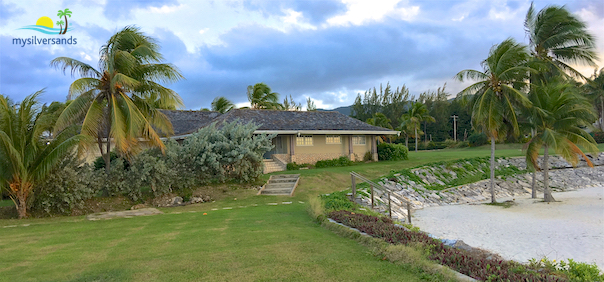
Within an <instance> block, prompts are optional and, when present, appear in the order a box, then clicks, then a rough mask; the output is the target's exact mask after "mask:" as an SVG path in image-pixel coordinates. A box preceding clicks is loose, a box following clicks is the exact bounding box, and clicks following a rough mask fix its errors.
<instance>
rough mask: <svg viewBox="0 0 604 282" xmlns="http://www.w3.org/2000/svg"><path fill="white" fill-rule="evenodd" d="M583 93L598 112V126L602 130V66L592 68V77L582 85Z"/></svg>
mask: <svg viewBox="0 0 604 282" xmlns="http://www.w3.org/2000/svg"><path fill="white" fill-rule="evenodd" d="M583 91H584V93H585V95H586V96H587V97H588V98H589V99H590V100H591V101H592V103H593V105H594V108H595V110H596V112H597V113H598V121H597V124H598V127H599V128H600V130H602V131H604V68H601V69H600V72H598V69H597V68H596V69H595V70H594V74H593V76H592V77H590V78H589V79H587V82H586V83H585V84H584V85H583Z"/></svg>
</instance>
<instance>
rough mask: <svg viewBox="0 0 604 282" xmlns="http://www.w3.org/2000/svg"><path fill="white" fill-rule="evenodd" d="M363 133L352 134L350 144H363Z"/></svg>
mask: <svg viewBox="0 0 604 282" xmlns="http://www.w3.org/2000/svg"><path fill="white" fill-rule="evenodd" d="M365 142H366V141H365V135H354V136H352V145H365V144H366V143H365Z"/></svg>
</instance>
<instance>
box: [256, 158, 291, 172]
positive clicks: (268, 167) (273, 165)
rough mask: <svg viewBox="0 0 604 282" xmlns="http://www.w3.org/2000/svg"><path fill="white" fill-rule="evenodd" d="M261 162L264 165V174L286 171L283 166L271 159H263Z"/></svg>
mask: <svg viewBox="0 0 604 282" xmlns="http://www.w3.org/2000/svg"><path fill="white" fill-rule="evenodd" d="M262 162H263V163H264V174H267V173H271V172H275V171H284V170H286V169H287V168H286V167H285V166H284V165H283V164H281V163H280V162H276V161H275V160H273V159H264V160H262Z"/></svg>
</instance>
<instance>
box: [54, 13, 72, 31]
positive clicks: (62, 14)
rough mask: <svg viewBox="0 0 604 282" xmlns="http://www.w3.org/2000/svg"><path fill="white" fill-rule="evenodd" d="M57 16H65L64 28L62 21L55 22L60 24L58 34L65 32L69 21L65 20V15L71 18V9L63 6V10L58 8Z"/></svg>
mask: <svg viewBox="0 0 604 282" xmlns="http://www.w3.org/2000/svg"><path fill="white" fill-rule="evenodd" d="M57 16H58V17H59V19H60V18H61V17H64V18H65V29H63V21H60V22H57V24H58V25H60V26H61V31H59V34H65V33H67V27H68V26H69V23H68V22H67V16H69V17H70V18H71V11H70V10H69V9H67V8H65V10H59V12H58V13H57Z"/></svg>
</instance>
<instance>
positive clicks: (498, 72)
mask: <svg viewBox="0 0 604 282" xmlns="http://www.w3.org/2000/svg"><path fill="white" fill-rule="evenodd" d="M529 59H530V56H529V54H528V52H527V48H526V46H524V45H522V44H518V43H516V42H515V41H514V40H513V39H511V38H509V39H506V40H505V41H503V42H502V43H500V44H499V45H495V46H493V47H492V48H491V50H490V52H489V57H488V58H487V59H486V60H484V61H483V62H482V67H483V69H484V71H482V72H481V71H477V70H463V71H460V72H459V73H457V75H456V76H455V77H456V79H457V80H459V81H462V82H463V81H464V80H467V79H472V80H478V82H476V83H474V84H472V85H470V86H468V87H467V88H466V89H464V90H462V91H461V92H460V93H459V94H458V97H460V98H461V99H462V100H466V101H467V98H468V97H471V100H470V101H469V107H470V109H471V111H472V125H473V126H474V128H475V129H476V130H477V131H480V132H483V133H485V134H486V135H487V136H488V137H489V138H490V139H491V202H492V203H495V202H496V201H495V142H496V140H497V139H500V138H502V137H504V136H505V134H499V133H505V131H506V128H507V127H508V126H506V123H507V124H508V125H509V126H510V128H511V130H512V133H513V134H514V135H516V136H517V135H518V133H519V130H518V121H517V119H516V110H515V106H518V105H522V106H526V107H528V106H530V101H529V100H528V99H527V98H526V97H525V96H524V94H523V93H521V92H520V90H519V89H523V88H526V84H527V83H526V80H527V79H528V76H529V73H531V72H534V69H531V68H530V67H528V66H526V64H527V63H528V62H529Z"/></svg>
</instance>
